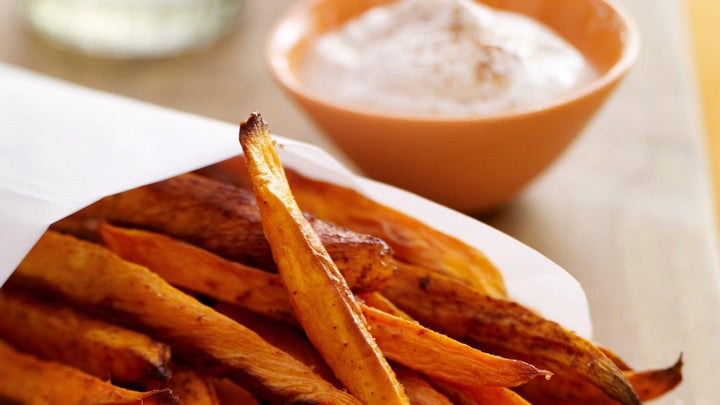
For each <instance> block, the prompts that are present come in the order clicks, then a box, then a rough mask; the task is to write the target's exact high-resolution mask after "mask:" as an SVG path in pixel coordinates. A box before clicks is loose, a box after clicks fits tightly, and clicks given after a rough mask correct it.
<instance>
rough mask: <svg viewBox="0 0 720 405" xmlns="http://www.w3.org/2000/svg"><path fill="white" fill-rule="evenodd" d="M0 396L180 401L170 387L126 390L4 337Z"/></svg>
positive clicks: (50, 400) (145, 403)
mask: <svg viewBox="0 0 720 405" xmlns="http://www.w3.org/2000/svg"><path fill="white" fill-rule="evenodd" d="M0 364H2V367H0V398H1V399H4V400H8V401H10V402H11V403H12V402H17V403H24V404H79V405H83V404H87V405H93V404H108V405H111V404H118V405H119V404H137V405H141V404H142V405H162V404H177V403H178V401H177V398H175V397H174V396H173V395H172V392H170V390H157V391H149V392H137V391H131V390H127V389H123V388H120V387H117V386H114V385H112V384H110V383H109V382H106V381H103V380H101V379H99V378H97V377H94V376H91V375H89V374H85V373H84V372H82V371H80V370H78V369H75V368H72V367H70V366H67V365H65V364H61V363H55V362H51V361H46V360H40V359H38V358H36V357H34V356H32V355H29V354H26V353H21V352H19V351H17V350H15V349H14V348H13V347H11V346H10V345H9V344H7V343H6V342H4V341H2V340H0Z"/></svg>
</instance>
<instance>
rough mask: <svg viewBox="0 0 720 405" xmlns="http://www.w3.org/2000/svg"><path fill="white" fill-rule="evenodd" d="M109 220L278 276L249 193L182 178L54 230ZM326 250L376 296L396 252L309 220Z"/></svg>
mask: <svg viewBox="0 0 720 405" xmlns="http://www.w3.org/2000/svg"><path fill="white" fill-rule="evenodd" d="M88 218H89V219H90V220H96V219H105V220H107V221H109V222H111V223H118V224H123V225H130V226H133V227H137V228H144V229H150V230H155V231H158V232H162V233H164V234H167V235H170V236H174V237H177V238H179V239H183V240H186V241H189V242H191V243H193V244H195V245H197V246H201V247H203V248H205V249H207V250H209V251H211V252H214V253H216V254H218V255H220V256H223V257H226V258H228V259H231V260H235V261H238V262H241V263H245V264H248V265H251V266H253V267H257V268H261V269H264V270H274V269H275V263H274V261H273V258H272V253H271V251H270V246H269V245H268V242H267V240H266V239H265V235H264V234H263V230H262V224H261V222H260V213H259V211H258V207H257V205H256V204H255V201H254V200H253V195H252V193H251V192H250V191H249V190H245V189H240V188H237V187H234V186H231V185H228V184H223V183H220V182H218V181H215V180H212V179H209V178H205V177H201V176H198V175H194V174H184V175H181V176H177V177H173V178H170V179H167V180H164V181H161V182H158V183H154V184H151V185H148V186H145V187H140V188H137V189H134V190H130V191H127V192H124V193H120V194H117V195H114V196H110V197H107V198H104V199H102V200H101V201H99V202H98V203H96V204H94V205H92V206H90V207H88V208H86V209H85V210H83V211H81V212H80V213H77V214H75V215H73V216H71V217H70V218H68V219H66V220H64V221H61V222H60V223H59V224H56V225H55V227H56V228H58V229H77V228H78V227H79V226H77V225H74V224H72V223H73V222H82V221H83V219H88ZM307 219H308V221H309V222H310V223H311V224H312V226H313V228H314V229H315V231H316V232H317V233H318V234H319V235H320V237H321V239H322V242H323V244H324V245H325V248H326V249H327V250H328V252H329V253H330V255H331V257H332V258H333V260H334V261H335V264H336V265H337V266H338V269H340V271H341V273H342V274H343V276H344V277H345V279H346V280H347V282H348V284H349V285H350V286H351V288H352V289H353V290H354V291H374V290H377V289H378V287H379V286H380V285H381V284H382V283H383V282H384V281H385V280H386V279H387V278H389V277H391V276H392V274H393V271H394V267H393V266H392V262H390V261H388V260H387V259H389V258H390V257H391V255H392V250H391V249H390V248H389V247H388V245H387V244H386V243H385V242H383V241H382V240H380V239H378V238H376V237H373V236H370V235H365V234H359V233H357V232H352V231H350V230H347V229H344V228H341V227H338V226H336V225H333V224H330V223H327V222H324V221H321V220H319V219H316V218H314V217H311V216H307Z"/></svg>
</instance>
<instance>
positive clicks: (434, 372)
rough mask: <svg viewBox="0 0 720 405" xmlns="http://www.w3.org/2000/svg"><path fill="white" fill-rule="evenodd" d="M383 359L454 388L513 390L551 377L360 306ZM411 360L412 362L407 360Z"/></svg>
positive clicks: (527, 365) (411, 323)
mask: <svg viewBox="0 0 720 405" xmlns="http://www.w3.org/2000/svg"><path fill="white" fill-rule="evenodd" d="M363 313H364V314H365V318H366V319H367V320H368V323H369V324H370V325H371V326H372V333H373V336H374V337H375V340H376V341H377V343H378V345H379V346H380V348H381V349H382V351H383V353H384V354H385V356H387V357H388V358H389V359H392V360H394V361H396V362H401V363H406V365H407V366H408V367H410V368H412V369H414V370H417V371H421V372H423V373H424V374H427V375H429V376H431V377H433V378H435V379H438V380H443V381H446V382H451V383H452V384H454V385H461V386H465V385H467V386H475V385H487V386H496V387H514V386H517V385H520V384H524V383H526V382H528V381H530V380H531V379H533V378H535V377H538V376H545V377H546V378H549V377H550V373H549V372H547V371H544V370H538V369H537V368H535V367H534V366H532V365H530V364H527V363H524V362H521V361H517V360H509V359H506V358H502V357H498V356H493V355H490V354H487V353H483V352H481V351H479V350H475V349H473V348H472V347H470V346H467V345H465V344H462V343H460V342H458V341H456V340H453V339H450V338H449V337H447V336H445V335H442V334H440V333H437V332H434V331H432V330H430V329H427V328H424V327H422V326H421V325H420V324H418V323H415V322H411V321H407V320H404V319H401V318H398V317H395V316H392V315H389V314H387V313H385V312H382V311H380V310H378V309H375V308H372V307H369V306H363ZM408 358H411V359H412V361H411V362H407V360H406V359H408Z"/></svg>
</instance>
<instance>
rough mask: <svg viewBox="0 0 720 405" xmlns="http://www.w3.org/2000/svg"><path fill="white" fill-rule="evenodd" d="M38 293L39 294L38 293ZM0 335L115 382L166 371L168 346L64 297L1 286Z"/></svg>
mask: <svg viewBox="0 0 720 405" xmlns="http://www.w3.org/2000/svg"><path fill="white" fill-rule="evenodd" d="M36 295H37V294H36ZM0 337H2V338H4V339H5V340H6V341H8V342H9V343H11V344H12V345H13V346H15V347H17V348H19V349H21V350H23V351H25V352H28V353H32V354H33V355H35V356H37V357H40V358H43V359H47V360H55V361H59V362H62V363H65V364H68V365H70V366H73V367H76V368H78V369H80V370H82V371H84V372H86V373H88V374H91V375H94V376H96V377H98V378H100V379H103V380H110V381H112V382H114V383H121V384H123V383H138V382H140V381H142V380H144V379H147V378H160V379H166V378H168V377H169V375H170V373H169V369H168V362H169V361H170V347H168V346H167V345H165V344H163V343H159V342H156V341H154V340H152V339H150V338H149V337H147V336H145V335H143V334H141V333H138V332H135V331H132V330H129V329H126V328H122V327H119V326H116V325H112V324H110V323H107V322H105V321H103V320H100V319H94V318H90V317H88V316H86V315H83V314H81V313H79V312H78V311H76V310H74V309H72V308H70V307H68V306H67V305H65V304H63V303H62V302H57V301H55V300H46V301H45V302H43V301H41V300H39V299H37V298H32V297H30V296H29V295H28V294H21V293H18V292H13V291H11V288H9V287H5V288H3V289H0Z"/></svg>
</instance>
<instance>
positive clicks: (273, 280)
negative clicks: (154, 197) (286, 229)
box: [98, 222, 297, 324]
mask: <svg viewBox="0 0 720 405" xmlns="http://www.w3.org/2000/svg"><path fill="white" fill-rule="evenodd" d="M98 233H99V234H100V237H101V239H102V241H103V242H104V243H105V244H106V245H107V246H108V248H110V250H112V251H113V252H115V253H117V254H118V255H120V256H121V257H122V258H124V259H125V260H128V261H131V262H133V263H138V264H140V265H143V266H145V267H147V268H149V269H150V270H152V271H153V272H155V273H157V274H159V275H160V276H161V277H163V278H164V279H165V280H167V281H168V282H169V283H170V284H173V285H176V286H179V287H182V288H185V289H189V290H192V291H195V292H199V293H202V294H205V295H208V296H210V297H213V298H215V299H219V300H222V301H225V302H228V303H231V304H235V305H238V306H241V307H243V308H247V309H250V310H252V311H255V312H258V313H261V314H264V315H267V316H269V317H271V318H275V319H280V320H282V321H284V322H287V323H291V324H297V321H296V320H295V315H294V314H293V312H292V307H291V306H290V301H288V299H287V294H286V293H285V289H284V288H283V286H282V281H280V278H279V277H278V275H277V274H275V273H268V272H265V271H260V270H258V269H256V268H252V267H249V266H246V265H244V264H241V263H238V262H234V261H230V260H227V259H224V258H222V257H220V256H217V255H215V254H213V253H210V252H209V251H207V250H204V249H201V248H199V247H196V246H194V245H191V244H188V243H185V242H182V241H180V240H177V239H174V238H171V237H169V236H165V235H163V234H159V233H155V232H149V231H144V230H139V229H129V228H121V227H117V226H113V225H110V224H108V223H105V222H102V223H100V224H99V226H98Z"/></svg>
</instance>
